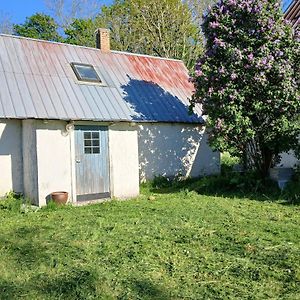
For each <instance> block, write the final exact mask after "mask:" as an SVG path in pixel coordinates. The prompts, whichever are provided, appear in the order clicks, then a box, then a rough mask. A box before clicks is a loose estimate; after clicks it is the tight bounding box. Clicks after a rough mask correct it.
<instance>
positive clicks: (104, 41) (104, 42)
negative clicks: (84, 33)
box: [96, 28, 110, 52]
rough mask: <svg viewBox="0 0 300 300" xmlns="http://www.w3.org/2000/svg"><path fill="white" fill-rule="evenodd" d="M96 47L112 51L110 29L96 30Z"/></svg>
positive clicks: (104, 50)
mask: <svg viewBox="0 0 300 300" xmlns="http://www.w3.org/2000/svg"><path fill="white" fill-rule="evenodd" d="M96 48H98V49H100V50H101V51H103V52H109V51H110V38H109V29H106V28H98V29H97V30H96Z"/></svg>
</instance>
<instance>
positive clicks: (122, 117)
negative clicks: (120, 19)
mask: <svg viewBox="0 0 300 300" xmlns="http://www.w3.org/2000/svg"><path fill="white" fill-rule="evenodd" d="M71 62H78V63H85V64H91V65H93V66H94V67H95V69H96V71H97V73H98V74H99V75H100V77H101V79H102V80H103V82H104V85H99V84H92V83H82V82H79V81H78V80H77V78H76V75H75V74H74V72H73V70H72V68H71V65H70V63H71ZM0 86H1V88H0V118H19V119H23V118H38V119H63V120H94V121H117V120H118V121H135V122H138V121H141V122H143V121H149V122H184V123H199V122H202V118H201V117H200V115H201V111H200V108H199V107H198V108H196V113H195V114H194V115H192V116H191V115H189V114H188V105H189V102H188V99H189V98H190V97H191V95H192V92H193V89H194V88H193V85H192V84H191V83H190V82H189V81H188V71H187V69H186V67H185V66H184V64H183V62H182V61H179V60H171V59H161V58H157V57H151V56H146V55H134V54H130V53H124V52H117V51H111V52H109V53H103V52H101V50H99V49H94V48H87V47H81V46H75V45H68V44H62V43H53V42H47V41H41V40H34V39H28V38H21V37H16V36H9V35H0Z"/></svg>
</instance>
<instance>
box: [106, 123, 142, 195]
mask: <svg viewBox="0 0 300 300" xmlns="http://www.w3.org/2000/svg"><path fill="white" fill-rule="evenodd" d="M109 153H110V178H111V193H112V196H113V197H117V198H130V197H135V196H137V195H138V194H139V160H138V137H137V127H132V126H130V125H128V124H125V123H124V124H114V125H112V126H110V127H109Z"/></svg>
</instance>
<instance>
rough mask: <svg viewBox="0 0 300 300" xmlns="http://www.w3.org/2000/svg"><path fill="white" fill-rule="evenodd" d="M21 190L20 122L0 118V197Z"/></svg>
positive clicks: (20, 191)
mask: <svg viewBox="0 0 300 300" xmlns="http://www.w3.org/2000/svg"><path fill="white" fill-rule="evenodd" d="M9 191H14V192H17V193H22V192H23V165H22V123H21V121H19V120H0V197H2V196H4V195H5V194H6V193H7V192H9Z"/></svg>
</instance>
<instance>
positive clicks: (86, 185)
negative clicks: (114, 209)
mask: <svg viewBox="0 0 300 300" xmlns="http://www.w3.org/2000/svg"><path fill="white" fill-rule="evenodd" d="M75 159H76V194H77V201H84V200H95V199H100V198H105V197H109V196H110V189H109V155H108V130H107V127H105V126H75Z"/></svg>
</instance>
